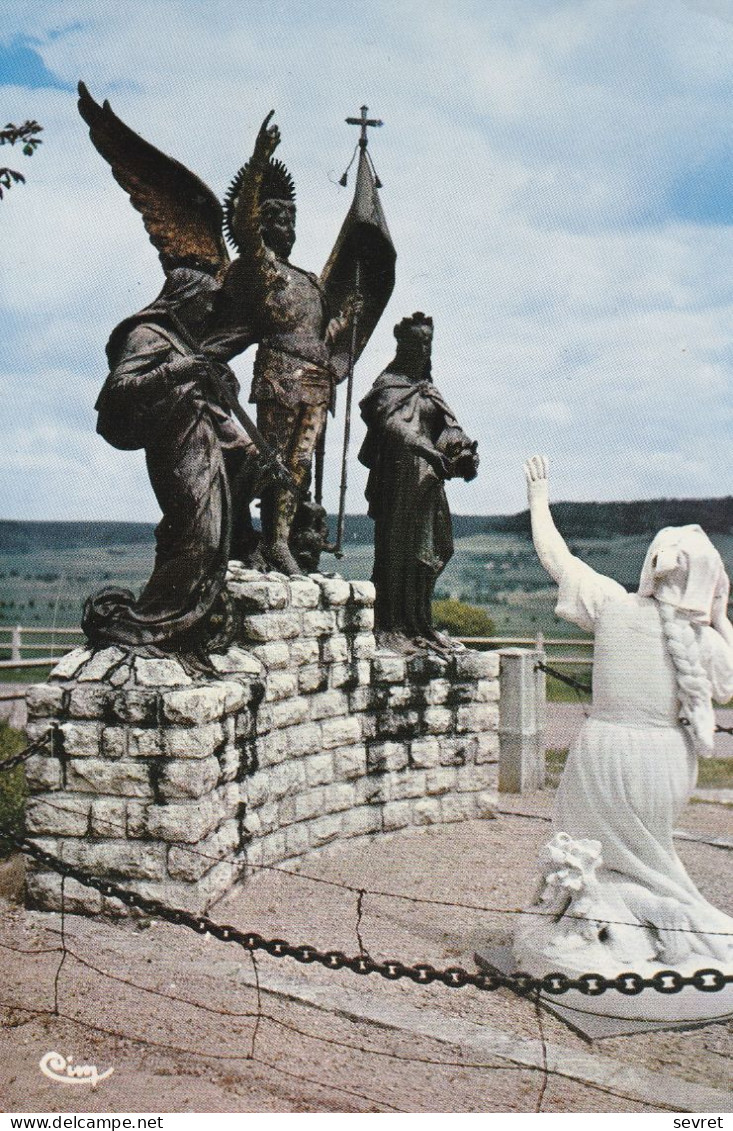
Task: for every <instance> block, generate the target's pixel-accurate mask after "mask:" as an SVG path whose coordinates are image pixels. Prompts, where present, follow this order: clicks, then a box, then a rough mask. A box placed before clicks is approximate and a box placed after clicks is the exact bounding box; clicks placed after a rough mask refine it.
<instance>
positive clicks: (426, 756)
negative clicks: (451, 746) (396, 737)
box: [410, 736, 440, 769]
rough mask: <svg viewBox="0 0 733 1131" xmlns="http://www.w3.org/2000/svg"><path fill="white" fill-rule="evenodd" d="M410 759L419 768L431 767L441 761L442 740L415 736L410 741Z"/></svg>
mask: <svg viewBox="0 0 733 1131" xmlns="http://www.w3.org/2000/svg"><path fill="white" fill-rule="evenodd" d="M410 761H411V762H412V764H413V766H417V767H418V768H422V769H425V768H431V767H433V766H437V765H439V763H440V742H439V741H438V739H437V738H434V737H432V736H426V737H425V738H413V739H412V741H411V742H410Z"/></svg>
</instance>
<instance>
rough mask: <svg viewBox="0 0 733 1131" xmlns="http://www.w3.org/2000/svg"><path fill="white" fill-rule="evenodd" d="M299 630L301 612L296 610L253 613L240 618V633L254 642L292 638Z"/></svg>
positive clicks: (264, 642)
mask: <svg viewBox="0 0 733 1131" xmlns="http://www.w3.org/2000/svg"><path fill="white" fill-rule="evenodd" d="M300 632H301V614H300V613H297V612H290V611H288V612H279V613H255V614H253V615H252V616H248V617H243V618H242V634H243V636H244V638H245V640H247V641H250V640H251V641H253V642H254V643H257V642H261V643H263V644H266V643H269V642H270V641H272V640H293V639H294V638H295V637H296V636H299V635H300Z"/></svg>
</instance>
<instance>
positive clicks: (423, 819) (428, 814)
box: [412, 797, 441, 825]
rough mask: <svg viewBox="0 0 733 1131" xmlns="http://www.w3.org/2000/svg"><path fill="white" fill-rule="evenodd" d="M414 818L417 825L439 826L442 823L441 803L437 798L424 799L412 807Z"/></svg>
mask: <svg viewBox="0 0 733 1131" xmlns="http://www.w3.org/2000/svg"><path fill="white" fill-rule="evenodd" d="M412 817H413V821H414V822H415V824H416V825H437V824H439V823H440V820H441V814H440V801H439V800H438V799H437V798H435V797H423V798H421V799H420V800H419V801H416V802H415V803H414V805H413V807H412Z"/></svg>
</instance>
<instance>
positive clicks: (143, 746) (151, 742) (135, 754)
mask: <svg viewBox="0 0 733 1131" xmlns="http://www.w3.org/2000/svg"><path fill="white" fill-rule="evenodd" d="M176 729H177V728H175V727H172V728H170V729H167V730H166V729H164V730H162V731H160V730H158V729H157V727H130V729H129V730H128V731H127V734H126V737H127V753H128V756H129V757H130V758H157V757H159V755H161V754H162V753H163V736H165V740H166V742H167V741H168V739H169V738H170V737H171V735H172V733H173V732H174V731H175V730H176ZM112 731H114V732H115V733H114V735H111V734H110V732H112ZM118 733H119V728H118V727H105V729H104V736H103V737H104V742H105V753H106V752H107V749H108V748H109V749H114V750H117V749H123V747H124V743H123V742H121V741H119V740H118V737H117V735H118ZM189 733H191V732H189ZM123 734H124V732H123ZM108 735H109V736H110V738H109V739H108ZM112 740H114V745H112ZM184 741H185V740H184ZM166 753H170V748H169V747H167V748H166ZM119 756H122V755H119ZM180 757H185V755H180Z"/></svg>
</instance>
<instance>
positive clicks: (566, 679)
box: [535, 660, 733, 734]
mask: <svg viewBox="0 0 733 1131" xmlns="http://www.w3.org/2000/svg"><path fill="white" fill-rule="evenodd" d="M535 667H536V668H537V669H538V670H539V671H541V672H547V674H548V675H551V676H554V677H555V679H559V680H560V681H561V682H562V683H566V684H567V685H568V687H573V688H575V690H576V691H585V692H587V693H588V695H592V694H593V688H592V687H591V686H590V684H587V683H580V681H579V680H577V679H573V677H572V676H569V675H565V673H564V672H559V671H558V670H557V668H551V667H550V665H549V664H544V663H543V662H542V660H538V661H537V663H536V665H535ZM680 722H681V723H682V725H683V726H689V725H690V724H689V721H688V720H687V719H680ZM715 733H716V734H733V727H722V726H719V725H718V724H717V723H716V725H715Z"/></svg>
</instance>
